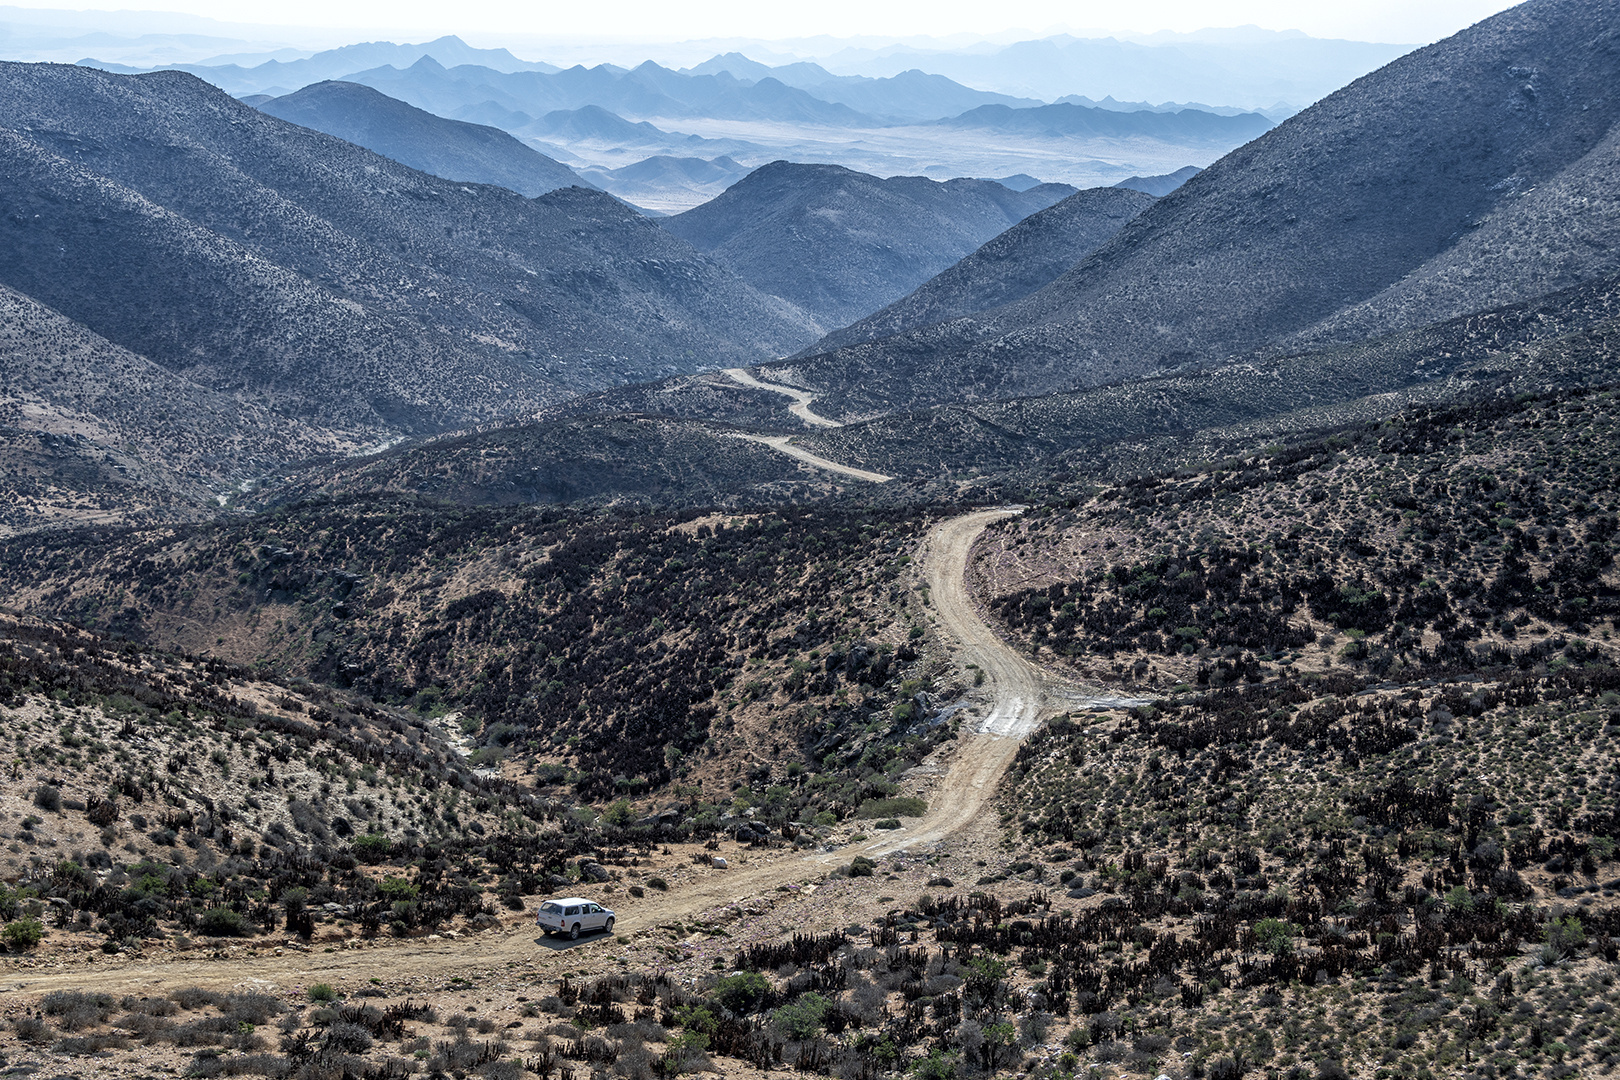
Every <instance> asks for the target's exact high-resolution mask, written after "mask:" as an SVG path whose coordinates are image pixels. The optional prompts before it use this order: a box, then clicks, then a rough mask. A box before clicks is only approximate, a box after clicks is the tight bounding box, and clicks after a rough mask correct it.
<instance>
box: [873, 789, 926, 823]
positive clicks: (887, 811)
mask: <svg viewBox="0 0 1620 1080" xmlns="http://www.w3.org/2000/svg"><path fill="white" fill-rule="evenodd" d="M927 812H928V804H927V803H926V802H924V801H923V800H922V799H919V798H917V797H915V796H913V795H897V796H895V797H894V798H892V799H867V800H866V801H865V802H863V803H861V808H860V809H859V810H857V811H855V816H856V817H859V818H892V817H922V816H923V815H924V814H926V813H927Z"/></svg>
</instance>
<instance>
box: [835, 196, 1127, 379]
mask: <svg viewBox="0 0 1620 1080" xmlns="http://www.w3.org/2000/svg"><path fill="white" fill-rule="evenodd" d="M1153 201H1154V200H1153V196H1151V195H1148V194H1145V193H1143V192H1141V191H1132V190H1129V189H1126V188H1088V189H1087V190H1085V191H1077V192H1075V193H1074V194H1073V195H1070V196H1069V197H1068V198H1067V199H1064V200H1063V201H1062V202H1060V203H1057V204H1056V205H1054V206H1049V207H1047V208H1046V209H1045V210H1042V211H1040V212H1038V213H1034V214H1031V215H1030V216H1029V217H1027V218H1025V219H1024V220H1023V221H1020V222H1019V223H1018V224H1016V225H1014V226H1013V227H1012V228H1010V229H1008V230H1007V231H1006V232H1004V233H1002V234H1001V235H1000V236H997V237H995V238H994V239H992V240H990V241H989V242H988V243H986V244H985V245H984V246H983V247H981V248H979V249H978V250H977V251H975V252H974V253H973V254H971V255H969V256H968V257H967V258H965V259H963V260H962V261H961V262H959V263H957V264H956V265H954V266H952V267H950V268H949V269H946V270H944V271H943V272H941V273H940V274H938V275H937V276H935V277H932V278H930V279H929V280H928V281H926V282H925V283H923V284H922V285H921V286H919V287H918V288H917V290H916V291H915V292H913V293H911V294H910V295H909V296H906V297H905V298H903V299H900V300H896V301H895V302H894V303H892V304H890V305H889V306H888V307H886V308H884V309H883V310H882V311H879V312H876V313H875V314H872V315H868V316H867V317H866V318H864V319H862V320H861V321H860V322H857V323H854V324H852V325H850V326H846V327H844V328H843V329H842V330H835V331H833V332H832V333H831V334H828V335H827V336H826V337H824V338H822V339H821V340H820V341H819V342H817V343H816V344H815V346H814V347H813V349H814V350H815V351H821V350H824V349H828V348H837V347H839V346H842V345H851V344H855V343H856V342H861V341H875V340H877V339H879V338H885V337H889V336H891V335H893V334H899V333H903V332H904V331H906V330H910V329H913V328H915V327H919V326H927V325H929V324H930V323H940V322H946V321H948V320H951V319H959V318H962V317H964V316H967V315H973V314H975V313H977V312H981V311H985V310H988V309H990V308H996V307H1000V306H1001V305H1003V304H1010V303H1012V302H1013V301H1015V300H1021V299H1023V298H1024V297H1025V296H1028V295H1029V294H1030V293H1032V292H1034V291H1035V290H1036V289H1039V288H1041V287H1042V286H1044V285H1046V284H1047V283H1048V282H1050V281H1052V280H1053V279H1055V278H1056V277H1058V275H1060V274H1062V273H1063V272H1064V271H1066V270H1068V269H1069V267H1071V266H1073V265H1074V264H1075V263H1077V262H1079V261H1080V260H1081V259H1083V258H1085V257H1086V256H1087V255H1090V254H1091V253H1092V252H1093V251H1095V250H1097V248H1099V247H1101V246H1102V245H1103V244H1104V243H1106V242H1107V241H1108V240H1110V239H1112V238H1113V236H1114V234H1116V233H1117V232H1119V230H1120V229H1122V228H1124V227H1125V225H1126V224H1127V223H1128V222H1130V221H1131V220H1132V219H1133V218H1135V217H1136V215H1138V214H1140V213H1141V212H1142V211H1143V210H1145V209H1147V208H1148V207H1149V206H1151V205H1153Z"/></svg>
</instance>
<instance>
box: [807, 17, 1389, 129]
mask: <svg viewBox="0 0 1620 1080" xmlns="http://www.w3.org/2000/svg"><path fill="white" fill-rule="evenodd" d="M1410 49H1411V46H1409V45H1387V44H1375V43H1370V42H1364V41H1338V40H1332V39H1324V38H1313V37H1307V36H1306V35H1304V34H1301V33H1299V32H1298V31H1290V32H1282V33H1278V32H1272V31H1266V30H1260V29H1258V28H1255V27H1249V28H1243V29H1239V30H1238V31H1236V32H1233V31H1221V30H1213V31H1201V32H1198V33H1194V34H1179V35H1177V34H1170V35H1159V36H1156V37H1153V38H1149V39H1135V40H1130V39H1123V38H1119V37H1107V38H1076V37H1072V36H1070V35H1067V34H1059V35H1055V36H1053V37H1047V38H1039V39H1035V40H1029V41H1018V42H1013V43H1012V44H1008V45H1001V46H991V45H987V44H981V45H979V46H977V47H975V48H971V49H940V48H932V49H931V48H917V47H909V46H904V45H891V46H887V47H880V48H875V49H871V48H846V49H843V50H839V51H837V52H834V53H831V54H824V55H823V57H822V59H821V63H822V64H823V65H824V66H825V67H826V68H828V69H829V70H832V71H836V72H840V73H843V74H857V73H858V74H863V75H868V76H881V75H892V74H895V73H898V72H901V71H905V70H908V69H911V68H921V69H924V70H927V71H931V72H934V73H936V74H939V75H943V76H946V77H947V78H950V79H954V80H956V81H957V82H959V83H962V84H964V85H966V86H976V87H979V88H981V89H984V90H989V91H994V92H998V93H1002V94H1010V95H1013V96H1016V97H1030V98H1039V99H1041V100H1043V101H1057V100H1059V99H1061V98H1064V97H1066V96H1068V95H1077V96H1088V97H1090V98H1091V99H1094V100H1101V99H1103V98H1107V97H1114V98H1117V99H1120V100H1126V101H1129V100H1133V99H1135V100H1145V101H1157V102H1166V101H1209V102H1214V103H1215V104H1216V105H1229V106H1237V107H1240V108H1244V109H1251V110H1252V109H1261V108H1264V109H1268V110H1270V109H1271V108H1273V107H1274V106H1278V105H1284V106H1287V107H1289V108H1291V109H1295V110H1297V109H1300V108H1303V107H1304V106H1306V105H1309V104H1311V103H1312V102H1315V101H1317V100H1319V99H1321V98H1323V97H1326V96H1327V95H1328V94H1330V93H1332V92H1333V91H1335V90H1337V89H1339V88H1340V87H1341V86H1344V85H1345V84H1346V83H1349V82H1351V81H1353V80H1354V79H1356V78H1358V77H1360V76H1362V75H1365V74H1366V73H1367V72H1370V71H1373V70H1375V69H1377V68H1379V67H1382V66H1383V65H1385V64H1387V63H1389V62H1390V61H1391V60H1394V59H1395V58H1396V57H1398V56H1400V55H1402V54H1403V53H1406V52H1408V51H1410ZM1289 108H1285V109H1283V110H1282V112H1284V113H1286V112H1287V111H1289Z"/></svg>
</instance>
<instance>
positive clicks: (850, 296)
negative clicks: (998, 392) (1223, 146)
mask: <svg viewBox="0 0 1620 1080" xmlns="http://www.w3.org/2000/svg"><path fill="white" fill-rule="evenodd" d="M1072 190H1073V189H1071V188H1069V187H1067V186H1066V185H1059V184H1044V185H1040V186H1038V187H1035V188H1030V189H1029V190H1027V191H1021V192H1016V191H1013V190H1012V189H1010V188H1005V187H1002V186H1001V185H1000V184H997V183H995V182H994V181H988V180H965V179H961V180H949V181H946V182H944V183H940V182H938V181H934V180H929V179H927V178H925V177H915V176H913V177H907V176H896V177H889V178H888V179H879V178H877V177H874V176H869V175H867V174H865V173H858V172H855V171H854V170H851V169H845V168H843V167H842V166H838V165H814V164H810V165H801V164H794V163H790V162H785V161H777V162H772V163H771V164H769V165H764V166H761V167H760V168H758V169H756V170H754V171H753V172H751V173H749V174H748V175H747V176H746V177H744V178H743V179H742V180H740V181H738V182H737V183H736V184H734V185H732V186H731V187H730V188H728V189H726V191H725V192H723V193H722V194H721V195H719V196H718V197H716V198H715V199H714V200H712V201H710V202H708V203H705V204H703V205H702V206H699V207H696V208H694V209H692V210H688V211H686V212H685V213H682V214H677V215H676V216H674V217H672V218H669V219H667V220H665V221H664V222H663V223H662V224H663V226H664V228H666V229H668V230H669V231H670V232H671V233H673V234H674V235H676V236H680V237H681V238H683V239H685V240H687V241H688V242H690V243H691V244H692V245H693V246H694V247H696V248H698V249H699V250H700V251H707V252H711V253H713V254H715V255H716V256H717V257H719V258H721V259H724V260H725V261H726V262H727V263H728V264H729V265H731V266H733V267H734V268H736V269H737V271H738V273H739V275H740V276H741V277H742V278H743V279H744V280H745V281H748V282H750V283H751V284H753V285H754V286H755V287H756V288H758V289H760V290H761V291H763V292H767V293H771V294H772V295H776V296H780V297H782V298H783V299H785V300H788V301H790V302H792V303H793V304H795V305H797V306H798V307H799V308H801V309H802V310H805V311H808V312H810V313H811V314H812V315H814V316H815V317H816V318H817V319H818V320H820V321H822V323H823V325H833V326H836V325H839V324H841V323H848V322H850V321H852V320H853V319H855V318H859V317H862V316H864V315H867V314H869V313H870V312H871V310H873V308H874V307H876V306H879V305H881V304H883V303H885V302H886V301H888V300H893V299H898V298H899V297H900V296H902V295H904V294H905V293H906V292H908V291H910V289H911V288H914V287H915V286H917V285H920V284H921V283H922V282H924V281H926V280H927V279H928V278H929V277H931V276H933V275H934V274H935V273H938V272H939V271H940V270H943V269H945V268H946V267H947V266H949V265H951V264H952V263H953V262H955V261H957V260H958V259H959V258H961V257H962V256H964V255H966V254H968V253H969V252H971V251H972V250H973V249H974V248H976V247H978V246H979V245H980V244H981V243H983V242H984V241H985V240H988V239H990V238H991V237H992V236H995V235H997V234H998V233H1000V232H1002V231H1004V230H1005V229H1006V228H1007V227H1009V226H1011V225H1013V224H1015V223H1016V222H1018V221H1021V220H1023V219H1024V218H1025V217H1027V216H1028V215H1029V214H1030V213H1033V212H1035V211H1036V210H1040V209H1044V208H1045V207H1047V206H1050V205H1051V204H1052V203H1053V202H1056V201H1057V200H1058V199H1060V198H1063V197H1064V196H1067V195H1069V194H1071V193H1072Z"/></svg>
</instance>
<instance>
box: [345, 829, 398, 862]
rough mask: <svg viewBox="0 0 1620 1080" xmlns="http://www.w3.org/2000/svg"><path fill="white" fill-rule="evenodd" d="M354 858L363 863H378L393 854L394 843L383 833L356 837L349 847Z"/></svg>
mask: <svg viewBox="0 0 1620 1080" xmlns="http://www.w3.org/2000/svg"><path fill="white" fill-rule="evenodd" d="M349 848H350V850H351V851H353V852H354V857H355V858H357V859H359V860H360V861H361V862H363V863H373V864H375V863H380V862H382V861H384V860H385V859H387V858H388V856H389V855H391V854H393V851H394V842H393V841H392V840H390V839H388V836H387V835H386V834H384V833H376V832H373V833H366V834H365V835H364V836H357V837H355V838H354V842H353V843H352V844H350V845H349Z"/></svg>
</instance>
